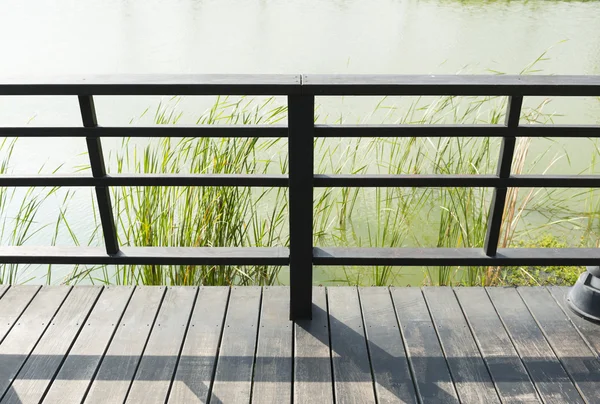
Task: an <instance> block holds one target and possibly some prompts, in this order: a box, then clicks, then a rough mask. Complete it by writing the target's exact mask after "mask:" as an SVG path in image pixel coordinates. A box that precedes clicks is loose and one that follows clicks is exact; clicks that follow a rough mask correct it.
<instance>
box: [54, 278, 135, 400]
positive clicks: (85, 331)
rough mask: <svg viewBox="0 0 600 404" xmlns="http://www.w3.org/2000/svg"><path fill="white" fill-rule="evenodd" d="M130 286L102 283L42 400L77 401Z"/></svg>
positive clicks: (98, 363)
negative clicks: (100, 292)
mask: <svg viewBox="0 0 600 404" xmlns="http://www.w3.org/2000/svg"><path fill="white" fill-rule="evenodd" d="M133 290H134V288H133V287H132V286H106V287H105V288H104V290H103V291H102V294H101V295H100V297H99V298H98V301H97V302H96V305H95V306H94V308H93V310H92V312H91V313H90V316H89V317H88V319H87V320H86V322H85V326H84V327H83V328H82V329H81V331H80V333H79V336H78V337H77V339H76V340H75V343H74V344H73V346H72V347H71V350H70V351H69V354H68V355H67V357H66V358H65V361H64V362H63V364H62V366H61V367H60V370H59V371H58V374H57V375H56V377H55V379H54V381H53V382H52V384H51V385H50V389H49V390H48V393H47V394H46V396H45V398H44V403H52V404H61V403H76V402H77V403H79V402H81V401H82V400H83V398H84V396H85V394H86V391H87V389H88V387H89V385H90V383H91V382H92V379H93V378H94V374H95V373H96V370H97V369H98V366H99V365H100V363H101V361H102V358H103V356H104V353H105V352H106V349H107V348H108V344H109V342H110V340H111V338H112V337H113V335H114V333H115V330H116V329H117V328H118V325H119V322H120V319H121V316H122V315H123V313H124V311H125V307H127V303H128V302H129V299H130V298H131V294H132V293H133Z"/></svg>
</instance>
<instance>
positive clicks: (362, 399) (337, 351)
mask: <svg viewBox="0 0 600 404" xmlns="http://www.w3.org/2000/svg"><path fill="white" fill-rule="evenodd" d="M327 300H328V304H329V324H330V327H331V329H330V333H331V355H332V360H333V380H334V385H335V398H336V402H338V403H374V402H375V394H374V391H373V376H372V374H371V366H370V364H369V355H368V351H367V342H366V339H365V332H364V328H363V320H362V315H361V308H360V301H359V298H358V291H357V289H356V288H354V287H331V288H328V289H327Z"/></svg>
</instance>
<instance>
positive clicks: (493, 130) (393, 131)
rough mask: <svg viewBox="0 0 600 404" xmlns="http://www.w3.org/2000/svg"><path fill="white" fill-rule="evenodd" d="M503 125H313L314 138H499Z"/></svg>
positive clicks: (502, 132)
mask: <svg viewBox="0 0 600 404" xmlns="http://www.w3.org/2000/svg"><path fill="white" fill-rule="evenodd" d="M506 133H507V128H506V127H505V126H503V125H418V124H415V125H392V124H387V125H364V124H363V125H315V137H336V138H346V137H348V138H350V137H501V136H504V135H505V134H506Z"/></svg>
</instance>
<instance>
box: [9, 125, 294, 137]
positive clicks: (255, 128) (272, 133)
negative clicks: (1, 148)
mask: <svg viewBox="0 0 600 404" xmlns="http://www.w3.org/2000/svg"><path fill="white" fill-rule="evenodd" d="M287 133H288V129H287V127H286V126H281V125H244V126H241V125H240V126H234V125H227V126H224V125H191V126H183V125H177V126H173V125H156V126H124V127H101V126H99V127H95V128H83V127H82V128H77V127H11V128H9V127H0V136H3V137H12V136H15V137H86V136H94V137H223V138H230V137H236V138H237V137H239V138H243V137H246V138H250V137H260V138H284V137H287Z"/></svg>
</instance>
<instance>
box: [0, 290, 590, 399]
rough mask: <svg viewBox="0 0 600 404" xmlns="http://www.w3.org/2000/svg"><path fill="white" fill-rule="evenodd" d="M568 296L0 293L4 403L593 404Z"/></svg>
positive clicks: (584, 348)
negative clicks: (300, 304) (293, 301)
mask: <svg viewBox="0 0 600 404" xmlns="http://www.w3.org/2000/svg"><path fill="white" fill-rule="evenodd" d="M566 291H567V288H561V287H554V288H519V289H514V288H488V289H482V288H455V289H451V288H423V289H419V288H391V289H388V288H359V289H358V290H357V289H356V288H350V287H331V288H327V289H325V288H321V287H316V288H315V289H314V309H313V312H314V315H313V320H312V321H302V322H298V323H296V324H293V323H292V322H290V321H289V320H288V309H289V289H288V288H285V287H268V288H259V287H236V288H232V289H229V288H221V287H201V288H192V287H173V288H165V287H137V288H133V287H105V288H102V287H92V286H90V287H87V286H78V287H73V288H71V287H67V286H56V287H37V286H13V287H10V288H8V287H6V286H0V396H1V401H0V402H1V403H38V402H44V403H79V402H82V401H83V402H86V403H117V402H118V403H122V402H125V401H126V402H134V403H165V402H168V403H194V402H209V401H210V402H211V403H243V402H249V401H250V400H251V401H252V402H253V403H286V402H287V403H290V402H292V401H293V402H294V403H328V402H329V403H332V402H334V401H335V402H337V403H374V402H378V403H392V402H405V403H458V402H462V403H500V402H511V403H512V402H527V403H534V402H544V403H600V388H598V386H599V385H600V384H599V383H598V382H600V360H599V354H600V326H597V325H594V324H591V323H588V322H586V321H585V320H583V319H581V318H579V317H577V316H575V315H573V314H572V313H571V312H570V311H569V310H568V309H567V308H566V307H565V306H564V303H563V301H564V294H565V293H566ZM376 400H377V401H376Z"/></svg>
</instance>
